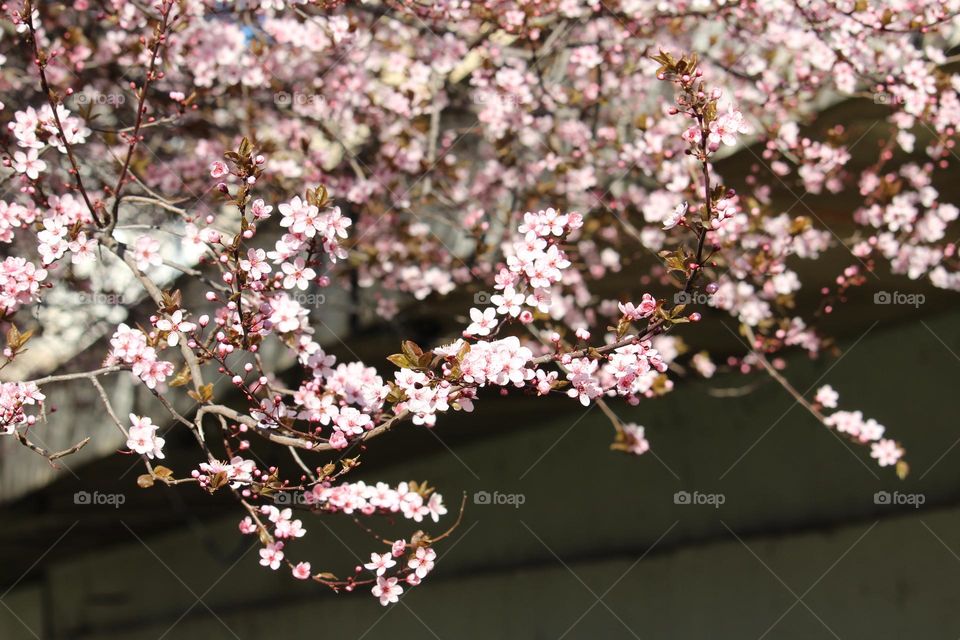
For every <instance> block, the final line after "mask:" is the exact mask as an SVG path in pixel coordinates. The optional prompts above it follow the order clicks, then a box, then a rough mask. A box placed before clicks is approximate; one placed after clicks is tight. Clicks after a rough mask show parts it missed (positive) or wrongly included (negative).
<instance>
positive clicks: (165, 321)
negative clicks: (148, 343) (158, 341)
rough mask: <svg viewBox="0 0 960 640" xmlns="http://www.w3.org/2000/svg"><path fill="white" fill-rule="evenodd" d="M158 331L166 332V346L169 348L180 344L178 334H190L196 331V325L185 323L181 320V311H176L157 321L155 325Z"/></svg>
mask: <svg viewBox="0 0 960 640" xmlns="http://www.w3.org/2000/svg"><path fill="white" fill-rule="evenodd" d="M155 326H156V327H157V329H159V330H160V331H164V332H167V333H168V335H167V344H169V345H170V346H171V347H175V346H177V344H179V342H180V333H191V332H192V331H194V330H196V328H197V325H195V324H194V323H192V322H187V321H186V320H184V319H183V310H182V309H177V310H176V311H174V312H173V313H172V314H170V315H169V316H167V317H165V318H160V319H159V320H157V323H156V325H155Z"/></svg>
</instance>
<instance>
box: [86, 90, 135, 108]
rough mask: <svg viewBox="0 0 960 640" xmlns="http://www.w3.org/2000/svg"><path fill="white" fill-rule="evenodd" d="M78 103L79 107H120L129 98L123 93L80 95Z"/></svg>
mask: <svg viewBox="0 0 960 640" xmlns="http://www.w3.org/2000/svg"><path fill="white" fill-rule="evenodd" d="M76 101H77V104H79V105H87V104H89V105H107V106H111V107H119V106H122V105H123V104H125V103H126V102H127V96H125V95H124V94H122V93H97V92H89V93H78V94H76Z"/></svg>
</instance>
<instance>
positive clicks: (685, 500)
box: [673, 491, 727, 509]
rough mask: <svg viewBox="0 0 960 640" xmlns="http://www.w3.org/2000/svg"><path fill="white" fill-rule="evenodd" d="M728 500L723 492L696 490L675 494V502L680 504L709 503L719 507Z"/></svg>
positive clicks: (715, 507) (716, 507)
mask: <svg viewBox="0 0 960 640" xmlns="http://www.w3.org/2000/svg"><path fill="white" fill-rule="evenodd" d="M726 501H727V497H726V496H725V495H723V494H722V493H701V492H699V491H694V492H693V493H690V492H689V491H677V492H676V493H675V494H673V504H680V505H688V504H689V505H708V506H711V507H713V508H714V509H719V508H720V505H722V504H723V503H725V502H726Z"/></svg>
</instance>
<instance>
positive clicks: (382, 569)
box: [363, 553, 397, 576]
mask: <svg viewBox="0 0 960 640" xmlns="http://www.w3.org/2000/svg"><path fill="white" fill-rule="evenodd" d="M396 564H397V562H396V560H394V559H393V557H392V555H391V554H389V553H371V554H370V562H368V563H367V564H365V565H363V566H364V568H365V569H367V570H368V571H375V572H376V573H377V575H378V576H382V575H383V574H384V573H386V571H387V569H389V568H390V567H393V566H396Z"/></svg>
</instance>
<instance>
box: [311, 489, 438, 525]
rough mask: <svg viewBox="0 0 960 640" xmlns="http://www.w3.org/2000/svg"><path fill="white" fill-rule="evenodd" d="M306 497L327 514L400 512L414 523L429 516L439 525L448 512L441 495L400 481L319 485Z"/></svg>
mask: <svg viewBox="0 0 960 640" xmlns="http://www.w3.org/2000/svg"><path fill="white" fill-rule="evenodd" d="M418 489H419V490H418ZM305 498H306V501H307V503H308V504H314V505H317V506H319V507H321V508H323V509H325V510H328V511H339V512H342V513H346V514H351V513H354V512H356V513H362V514H366V515H369V514H373V513H400V514H401V515H402V516H403V517H404V518H407V519H409V520H413V521H414V522H421V521H422V520H423V519H424V518H426V517H429V518H430V519H432V520H433V521H434V522H437V521H439V519H440V516H442V515H444V514H445V513H447V508H446V507H445V506H444V504H443V497H442V496H441V495H440V494H439V493H436V492H434V491H432V490H423V489H421V488H420V487H418V486H416V485H415V484H414V483H408V482H401V483H400V484H398V485H397V486H396V488H393V487H391V486H389V485H388V484H386V483H384V482H378V483H376V484H374V485H370V484H367V483H365V482H353V483H351V482H344V483H342V484H338V485H333V486H327V485H324V484H318V485H315V486H314V487H313V489H312V490H311V491H310V492H309V493H307V494H306V495H305Z"/></svg>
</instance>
